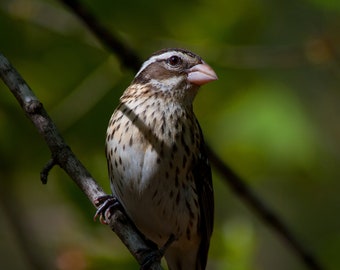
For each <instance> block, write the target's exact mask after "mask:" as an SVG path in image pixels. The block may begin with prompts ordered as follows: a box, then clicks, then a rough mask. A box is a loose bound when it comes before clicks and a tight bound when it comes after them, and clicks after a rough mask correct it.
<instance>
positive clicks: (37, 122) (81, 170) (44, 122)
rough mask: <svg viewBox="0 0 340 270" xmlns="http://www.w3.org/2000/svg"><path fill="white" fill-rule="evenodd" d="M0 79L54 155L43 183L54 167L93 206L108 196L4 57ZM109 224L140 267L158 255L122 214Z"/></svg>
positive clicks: (0, 58) (155, 266)
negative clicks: (63, 173)
mask: <svg viewBox="0 0 340 270" xmlns="http://www.w3.org/2000/svg"><path fill="white" fill-rule="evenodd" d="M0 77H1V78H2V80H3V81H4V83H5V84H6V85H7V87H8V88H9V89H10V90H11V92H12V94H13V95H14V96H15V97H16V99H17V101H18V102H19V104H20V105H21V107H22V109H23V110H24V112H25V114H26V116H27V117H28V118H29V119H30V120H31V121H32V123H33V124H34V126H35V127H36V129H37V130H38V132H39V133H40V135H41V136H42V137H43V138H44V140H45V142H46V144H47V146H48V147H49V149H50V151H51V154H52V160H51V161H49V162H48V164H47V165H46V166H45V168H44V169H43V171H42V173H41V176H42V177H41V178H42V181H43V182H44V181H46V179H47V175H48V172H49V171H50V170H51V169H52V167H53V166H54V165H59V166H60V167H61V168H62V169H63V170H64V171H65V172H66V173H67V174H68V175H69V176H70V177H71V178H72V180H73V181H74V182H75V183H76V184H77V185H78V186H79V188H80V189H81V190H82V191H83V192H84V193H85V195H86V196H87V197H88V198H89V200H90V201H91V202H92V204H93V205H96V199H97V198H98V197H101V196H104V195H106V194H105V193H104V191H103V189H102V188H101V187H100V186H99V185H98V183H97V182H96V181H95V180H94V179H93V177H92V176H91V175H90V173H89V172H88V171H87V170H86V168H85V167H84V165H83V164H82V163H81V162H80V161H79V160H78V159H77V157H76V156H75V154H74V153H73V152H72V150H71V149H70V147H69V146H68V145H67V144H66V142H65V141H64V139H63V138H62V136H61V135H60V133H59V132H58V130H57V127H56V126H55V124H54V123H53V121H52V120H51V118H50V117H49V115H48V114H47V112H46V111H45V109H44V107H43V105H42V103H41V102H40V101H39V100H38V98H37V97H36V96H35V95H34V93H33V91H32V90H31V89H30V88H29V86H28V85H27V83H26V82H25V81H24V79H23V78H22V77H21V76H20V74H19V73H18V72H17V71H16V70H15V69H14V68H13V67H12V66H11V64H10V63H9V61H8V60H7V59H6V58H5V57H4V56H3V55H2V54H1V53H0ZM108 223H109V226H110V227H111V229H112V230H113V231H114V232H116V234H117V235H118V237H119V238H120V239H121V240H122V242H123V243H124V244H125V245H126V246H127V248H128V249H129V250H130V252H131V253H132V255H133V256H134V257H135V258H136V260H137V261H138V262H139V264H140V265H143V264H144V263H145V262H146V261H147V260H148V258H150V256H152V254H153V253H155V252H157V246H156V245H153V244H152V243H150V242H149V241H147V240H146V239H145V238H144V236H143V235H142V234H141V233H140V232H138V231H137V230H136V227H135V226H134V224H133V223H132V222H131V221H130V219H128V218H127V216H126V215H125V214H124V213H123V212H122V211H120V210H117V211H115V212H114V213H113V214H112V216H111V217H110V218H109V221H108ZM148 269H152V270H160V269H161V266H160V262H159V261H155V262H153V264H152V265H150V267H149V268H148Z"/></svg>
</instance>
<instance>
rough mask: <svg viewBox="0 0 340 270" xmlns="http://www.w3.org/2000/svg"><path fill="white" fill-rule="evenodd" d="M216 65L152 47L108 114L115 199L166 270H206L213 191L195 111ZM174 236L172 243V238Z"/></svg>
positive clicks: (188, 54)
mask: <svg viewBox="0 0 340 270" xmlns="http://www.w3.org/2000/svg"><path fill="white" fill-rule="evenodd" d="M215 80H217V75H216V73H215V72H214V70H213V69H212V68H211V67H210V66H209V65H208V64H206V63H205V62H204V61H203V60H202V58H201V57H200V56H198V55H196V54H194V53H192V52H190V51H189V50H185V49H179V48H167V49H162V50H160V51H157V52H155V53H154V54H152V55H151V56H150V58H149V59H147V60H146V61H145V62H144V63H143V64H142V66H141V68H140V70H139V71H138V72H137V74H136V75H135V77H134V79H133V80H132V82H131V84H130V85H129V86H128V87H127V89H126V90H125V91H124V93H123V95H122V96H121V98H120V103H119V105H118V107H117V108H116V109H115V111H114V112H113V114H112V116H111V118H110V120H109V124H108V128H107V134H106V157H107V165H108V171H109V177H110V186H111V190H112V194H113V196H115V197H116V198H117V200H118V201H119V203H120V204H121V205H122V207H123V209H124V211H125V212H126V214H127V215H128V217H129V218H130V219H131V220H132V221H133V223H134V224H135V225H136V227H137V228H138V230H139V231H140V232H141V233H142V234H143V235H144V236H145V237H146V238H148V239H149V240H151V241H153V242H154V243H156V244H157V246H158V247H159V248H162V247H165V246H167V243H169V241H170V244H169V245H168V246H167V247H166V250H165V251H164V257H165V260H166V263H167V265H168V268H169V269H170V270H202V269H205V268H206V265H207V258H208V250H209V244H210V238H211V235H212V231H213V219H214V198H213V197H214V195H213V185H212V176H211V168H210V164H209V161H208V158H207V151H206V145H205V142H204V138H203V135H202V130H201V128H200V125H199V123H198V120H197V118H196V116H195V114H194V111H193V101H194V98H195V96H196V94H197V92H198V90H199V88H200V86H202V85H204V84H206V83H208V82H212V81H215ZM170 239H172V240H170Z"/></svg>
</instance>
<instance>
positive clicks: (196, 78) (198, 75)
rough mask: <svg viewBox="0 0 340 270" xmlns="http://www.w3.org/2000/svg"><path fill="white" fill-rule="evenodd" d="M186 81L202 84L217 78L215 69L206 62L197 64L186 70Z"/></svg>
mask: <svg viewBox="0 0 340 270" xmlns="http://www.w3.org/2000/svg"><path fill="white" fill-rule="evenodd" d="M187 73H188V81H189V82H191V83H192V84H196V85H203V84H206V83H208V82H211V81H215V80H217V75H216V73H215V71H214V70H213V69H212V68H211V67H210V66H209V65H208V64H206V63H204V62H203V63H202V64H198V65H195V66H193V67H192V68H190V69H188V70H187Z"/></svg>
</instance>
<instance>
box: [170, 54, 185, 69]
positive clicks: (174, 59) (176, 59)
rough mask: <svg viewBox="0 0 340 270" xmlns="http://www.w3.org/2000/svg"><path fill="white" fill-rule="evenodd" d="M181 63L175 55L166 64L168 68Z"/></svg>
mask: <svg viewBox="0 0 340 270" xmlns="http://www.w3.org/2000/svg"><path fill="white" fill-rule="evenodd" d="M181 63H182V59H181V58H180V57H178V56H176V55H173V56H171V57H170V58H169V59H168V64H169V65H170V66H178V65H179V64H181Z"/></svg>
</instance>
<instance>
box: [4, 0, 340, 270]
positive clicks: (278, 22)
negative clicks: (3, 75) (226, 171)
mask: <svg viewBox="0 0 340 270" xmlns="http://www.w3.org/2000/svg"><path fill="white" fill-rule="evenodd" d="M82 2H83V3H84V4H86V6H87V7H88V8H89V9H90V10H91V11H92V12H93V13H94V14H95V15H96V17H97V18H98V19H99V20H100V21H101V22H102V23H103V24H104V25H105V26H106V27H107V28H109V29H110V30H111V31H112V32H114V33H116V34H117V35H118V37H119V38H120V39H121V40H123V41H124V42H125V43H127V44H129V46H130V47H132V48H133V49H134V50H135V51H136V52H137V53H138V54H139V55H140V56H141V57H142V59H146V58H147V57H148V56H149V55H150V54H151V53H152V52H154V51H156V50H158V49H160V48H164V47H183V48H187V49H190V50H192V51H194V52H196V53H197V54H199V55H201V56H202V57H203V59H204V60H205V61H206V62H208V63H209V64H210V65H211V66H212V67H213V68H214V69H215V71H216V73H217V74H218V76H219V80H218V81H217V82H214V83H211V84H209V85H207V86H204V87H203V89H201V92H200V93H199V95H198V97H197V98H196V101H195V111H196V115H197V117H198V119H199V121H200V123H201V126H202V129H203V132H204V134H205V138H206V141H207V143H208V144H209V145H210V146H211V147H212V148H213V149H214V150H215V151H216V152H217V153H218V154H219V155H220V157H221V158H222V159H223V160H224V161H225V162H227V163H228V164H229V165H230V166H231V167H232V168H233V169H234V170H235V171H236V172H238V174H239V175H241V176H242V177H243V178H244V179H246V182H247V183H248V184H249V185H250V186H251V187H252V188H253V189H254V190H255V192H256V193H257V194H258V195H259V196H260V197H261V198H262V200H264V201H265V202H266V204H268V205H269V206H270V207H271V208H273V209H274V210H275V211H276V213H277V214H278V215H280V216H281V218H282V219H283V220H285V222H286V223H287V224H288V225H289V227H290V228H291V229H292V231H293V232H294V233H295V234H296V235H297V237H298V239H299V240H300V241H301V242H302V243H303V244H304V246H306V247H307V248H308V249H309V250H311V251H312V252H313V253H314V254H315V255H316V256H317V257H318V258H319V259H320V261H321V262H322V263H323V264H324V265H325V266H326V268H327V269H340V256H339V250H340V196H339V193H340V181H339V180H340V170H339V166H340V163H339V162H340V123H339V122H340V121H339V116H340V64H339V63H340V62H339V61H340V59H339V57H340V47H339V45H340V30H339V29H340V1H338V0H297V1H293V0H288V1H279V0H272V1H269V0H255V1H252V0H240V1H225V0H219V1H211V0H205V1H203V0H201V1H193V0H192V1H179V0H175V1H174V0H172V1H168V2H164V1H129V0H125V1H121V0H115V1H104V0H100V1H90V0H87V1H85V0H84V1H82ZM0 51H1V52H2V53H3V54H4V55H5V56H6V57H7V58H8V59H9V60H10V61H11V62H12V64H13V65H14V66H15V67H16V68H17V69H18V71H19V72H20V73H21V75H22V76H23V77H24V78H25V80H26V81H27V83H28V84H29V85H30V87H31V88H32V89H33V91H34V92H35V94H36V95H37V96H38V97H39V99H40V100H41V101H42V102H43V104H44V106H45V108H46V109H47V111H48V112H49V113H50V115H51V116H52V118H53V120H54V121H55V122H56V124H57V126H58V128H59V129H60V131H61V133H62V134H63V136H64V138H65V139H66V141H67V142H68V144H69V145H70V146H71V147H72V149H73V151H74V152H75V153H76V155H77V156H78V157H79V158H80V160H81V161H82V162H83V163H84V164H85V165H86V167H87V168H88V169H89V170H90V172H91V173H92V175H93V176H94V177H95V178H96V179H97V180H98V181H99V182H100V183H101V185H103V186H104V188H105V190H106V191H107V192H109V184H108V179H107V169H106V160H105V155H104V140H105V131H106V126H107V123H108V120H109V117H110V115H111V113H112V111H113V110H114V108H115V106H116V105H117V103H118V99H119V97H120V95H121V94H122V92H123V90H124V89H125V88H126V87H127V85H128V84H129V83H130V81H131V80H132V78H133V75H134V74H133V72H132V71H131V70H128V69H124V68H121V64H120V63H119V62H118V60H117V58H116V56H115V55H113V54H111V53H109V51H108V50H106V49H105V48H103V46H102V45H101V44H100V43H99V42H98V41H97V40H96V38H94V37H93V36H92V35H91V34H90V33H89V31H88V30H87V29H86V27H84V26H83V25H82V23H80V22H79V21H78V19H77V18H76V17H75V16H74V15H73V14H72V13H71V12H69V10H68V9H66V8H65V7H64V6H63V5H61V4H60V3H59V2H58V1H57V0H54V1H52V0H45V1H43V0H2V1H1V2H0ZM49 158H50V153H49V151H48V149H47V147H46V145H45V143H44V142H43V140H42V139H41V138H40V137H39V135H38V133H37V132H36V130H35V128H34V127H33V125H32V124H31V123H30V122H29V120H28V119H27V118H26V117H25V116H24V114H23V112H22V110H21V108H20V107H19V105H18V104H17V102H16V100H15V99H14V97H13V96H12V95H11V93H10V92H9V90H8V89H7V88H6V86H5V85H4V84H3V83H0V239H1V241H0V266H1V268H2V269H38V267H40V268H41V269H73V270H78V269H108V268H111V269H137V267H138V266H137V264H136V263H135V262H134V260H133V259H132V257H131V256H130V254H129V253H128V251H126V249H125V247H124V246H123V245H122V244H121V243H120V241H119V240H118V239H117V237H116V236H115V235H114V234H113V233H111V231H110V230H109V229H108V228H107V227H105V226H103V225H101V224H100V223H99V222H96V223H95V222H93V221H92V217H93V214H94V211H95V209H94V208H93V207H92V205H91V204H90V203H89V202H88V200H87V198H86V197H85V196H84V195H83V194H82V193H81V191H80V190H79V189H78V188H77V187H76V186H75V184H74V183H73V182H72V181H70V179H69V178H68V176H67V175H66V174H65V173H64V172H62V171H61V170H60V169H59V168H54V169H53V170H52V172H51V174H50V177H49V183H48V184H47V185H46V186H44V185H42V184H41V182H40V180H39V172H40V170H41V169H42V167H43V166H44V165H45V163H46V162H47V161H48V159H49ZM214 185H215V193H216V219H215V220H216V226H215V231H214V235H213V238H212V242H211V250H210V256H209V267H208V268H209V269H229V270H252V269H254V270H257V269H261V270H272V269H275V270H281V269H282V270H283V269H290V270H298V269H306V268H305V267H304V265H303V264H302V263H301V261H300V260H299V259H298V258H297V257H296V255H295V254H294V253H293V252H292V250H291V249H290V248H289V247H288V246H287V245H286V244H285V243H284V242H283V241H281V239H280V238H279V237H278V236H277V235H276V234H274V233H273V232H272V231H271V230H269V229H268V228H267V227H265V226H264V225H263V224H262V222H261V221H260V220H259V219H258V218H257V217H256V216H255V215H254V214H253V213H252V212H251V211H250V210H249V209H248V208H247V207H245V206H244V204H243V203H242V202H241V201H240V200H239V199H238V198H237V197H236V196H235V195H234V194H233V193H232V192H231V191H230V189H229V188H228V187H227V186H226V185H225V184H224V183H223V182H222V181H221V179H220V177H219V175H218V174H217V173H214Z"/></svg>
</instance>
